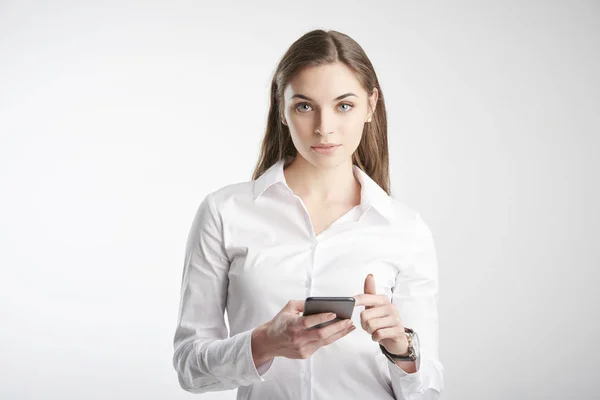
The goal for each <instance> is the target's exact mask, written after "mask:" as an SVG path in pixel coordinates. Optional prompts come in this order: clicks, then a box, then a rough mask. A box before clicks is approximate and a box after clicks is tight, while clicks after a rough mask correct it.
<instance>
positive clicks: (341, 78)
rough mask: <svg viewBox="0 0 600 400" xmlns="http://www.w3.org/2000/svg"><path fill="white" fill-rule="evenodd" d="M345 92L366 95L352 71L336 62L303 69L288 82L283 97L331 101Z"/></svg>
mask: <svg viewBox="0 0 600 400" xmlns="http://www.w3.org/2000/svg"><path fill="white" fill-rule="evenodd" d="M347 92H353V93H356V94H359V93H360V94H364V95H366V91H365V90H364V88H363V87H362V86H361V84H360V82H359V81H358V79H357V78H356V75H355V73H354V71H352V70H351V69H350V68H349V67H347V66H346V65H345V64H343V63H339V62H338V63H334V64H326V65H319V66H315V67H306V68H303V69H302V70H300V71H299V72H298V73H297V74H296V75H295V76H294V77H293V78H292V79H291V80H290V82H289V84H288V85H287V86H286V88H285V90H284V96H285V98H286V99H289V98H291V97H292V96H293V95H294V94H296V93H302V94H303V95H306V96H308V97H311V98H313V99H315V100H317V101H331V100H332V99H334V98H336V97H337V96H339V95H341V94H344V93H347Z"/></svg>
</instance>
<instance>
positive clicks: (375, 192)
mask: <svg viewBox="0 0 600 400" xmlns="http://www.w3.org/2000/svg"><path fill="white" fill-rule="evenodd" d="M285 162H286V160H285V159H281V160H279V161H277V162H276V163H275V164H273V165H272V166H271V167H269V168H268V169H267V170H266V171H265V172H264V173H263V174H262V175H261V176H259V177H258V179H256V180H255V181H254V188H253V191H254V192H253V194H254V200H256V199H258V198H259V197H260V196H261V195H262V194H263V193H264V192H265V190H267V189H268V188H269V187H270V186H271V185H273V184H275V183H277V182H281V183H283V184H284V185H286V186H287V183H286V181H285V175H284V174H283V168H284V165H285ZM352 169H353V172H354V176H355V177H356V179H357V180H358V182H359V183H360V185H361V190H360V195H361V204H362V205H364V206H365V209H367V208H368V207H370V206H372V207H373V208H375V209H376V210H377V211H378V212H379V213H380V214H381V215H383V216H384V217H386V218H388V219H391V218H392V217H393V215H394V214H393V205H392V198H391V197H390V196H388V194H387V193H386V192H385V190H383V189H382V188H381V187H380V186H379V185H378V184H377V182H375V181H374V180H373V179H372V178H371V177H370V176H369V175H368V174H367V173H366V172H365V171H363V170H362V169H360V168H359V167H358V166H357V165H353V166H352Z"/></svg>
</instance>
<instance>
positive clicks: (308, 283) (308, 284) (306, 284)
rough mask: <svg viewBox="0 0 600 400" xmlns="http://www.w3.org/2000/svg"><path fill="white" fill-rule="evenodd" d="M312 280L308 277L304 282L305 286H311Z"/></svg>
mask: <svg viewBox="0 0 600 400" xmlns="http://www.w3.org/2000/svg"><path fill="white" fill-rule="evenodd" d="M311 282H312V281H311V279H310V278H308V279H306V282H304V287H310V284H311Z"/></svg>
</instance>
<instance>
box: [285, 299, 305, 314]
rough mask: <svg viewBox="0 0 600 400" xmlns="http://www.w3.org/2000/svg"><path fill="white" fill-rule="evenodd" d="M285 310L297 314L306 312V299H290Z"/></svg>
mask: <svg viewBox="0 0 600 400" xmlns="http://www.w3.org/2000/svg"><path fill="white" fill-rule="evenodd" d="M284 310H286V311H288V312H291V313H294V314H296V315H297V314H299V313H301V312H304V300H290V301H288V303H287V304H286V305H285V307H284Z"/></svg>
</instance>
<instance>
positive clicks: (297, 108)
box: [296, 103, 310, 112]
mask: <svg viewBox="0 0 600 400" xmlns="http://www.w3.org/2000/svg"><path fill="white" fill-rule="evenodd" d="M303 106H307V107H310V105H309V104H308V103H300V104H298V105H297V106H296V110H297V111H300V112H304V111H301V110H299V108H300V107H303Z"/></svg>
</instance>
